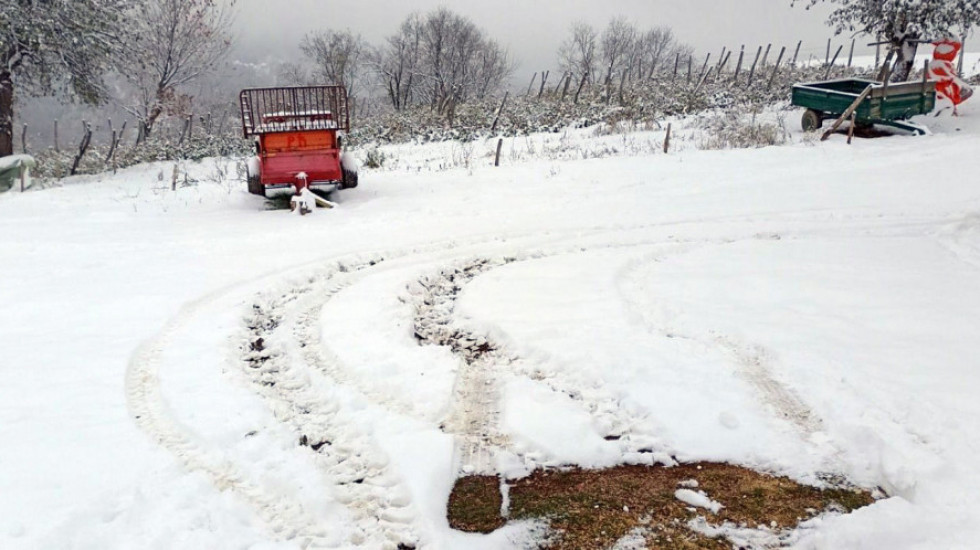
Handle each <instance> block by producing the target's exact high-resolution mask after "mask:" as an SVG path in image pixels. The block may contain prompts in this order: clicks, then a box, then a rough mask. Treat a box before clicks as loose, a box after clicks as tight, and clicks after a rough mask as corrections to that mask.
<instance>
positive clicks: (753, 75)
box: [746, 46, 762, 86]
mask: <svg viewBox="0 0 980 550" xmlns="http://www.w3.org/2000/svg"><path fill="white" fill-rule="evenodd" d="M761 55H762V46H759V50H758V51H756V52H755V61H753V62H752V69H751V70H749V81H748V83H747V84H746V86H751V85H752V78H753V77H755V66H756V64H757V63H758V62H759V56H761Z"/></svg>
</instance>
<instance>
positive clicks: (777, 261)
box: [0, 104, 980, 549]
mask: <svg viewBox="0 0 980 550" xmlns="http://www.w3.org/2000/svg"><path fill="white" fill-rule="evenodd" d="M962 115H963V116H961V117H960V118H958V119H953V118H945V117H944V118H935V119H932V118H931V119H928V120H925V123H926V124H928V125H929V126H931V127H932V129H933V131H934V132H935V134H934V135H932V136H928V137H922V138H915V137H905V136H895V137H889V138H885V139H874V140H856V142H855V144H854V145H852V146H847V145H845V144H844V143H843V138H841V137H839V136H837V137H835V138H832V139H831V141H829V142H827V143H823V144H813V143H811V142H810V141H809V140H796V141H797V143H796V144H795V145H791V146H786V147H779V148H767V149H759V150H746V151H711V152H708V151H705V152H702V151H697V150H694V149H693V148H691V147H686V148H685V147H680V148H679V150H678V151H677V152H675V153H672V154H670V155H664V154H662V153H658V152H656V151H657V149H658V147H657V146H656V145H657V143H658V142H659V140H660V139H662V131H659V130H657V131H650V132H647V133H644V134H635V135H632V136H625V137H624V136H613V137H609V138H606V139H609V140H613V141H614V140H620V141H621V142H622V143H623V147H621V148H618V149H609V148H606V149H603V150H602V154H595V155H591V154H582V155H580V156H579V158H578V159H577V160H576V159H575V156H574V155H570V156H565V155H561V154H558V153H555V154H549V153H548V149H546V148H543V147H542V146H541V145H540V144H539V145H538V146H537V147H535V146H530V145H529V144H530V143H531V142H530V141H528V142H525V143H523V144H520V143H518V142H517V140H508V143H507V148H506V149H505V152H504V155H503V158H504V163H503V164H504V166H502V167H500V168H493V167H492V159H490V158H488V157H487V156H486V155H485V151H489V150H491V149H492V147H493V146H495V143H487V144H478V145H477V146H474V147H478V148H479V149H466V150H463V149H461V147H463V146H459V145H451V144H440V145H430V146H425V147H418V148H409V147H399V148H394V149H392V153H393V154H397V155H398V158H399V162H398V163H397V165H395V166H392V167H390V169H387V170H384V171H364V172H363V173H362V176H361V177H362V183H361V186H360V187H358V188H357V189H356V190H350V191H346V192H343V193H341V194H340V197H338V202H339V203H340V205H339V208H336V209H333V210H330V211H319V212H317V213H316V214H315V215H312V216H306V217H299V216H294V215H290V214H288V213H287V212H284V211H267V210H264V206H263V204H262V201H260V200H258V199H256V198H254V197H251V196H249V195H247V194H246V193H245V191H244V184H238V183H235V182H233V181H231V180H229V178H228V177H227V176H226V175H223V174H222V171H221V170H219V169H217V168H216V164H215V163H213V162H206V163H203V164H201V165H194V166H192V167H191V175H192V176H194V177H195V178H196V179H197V180H198V181H197V183H196V184H194V185H190V186H186V187H180V188H179V189H178V190H177V191H171V190H170V189H169V175H170V170H171V166H169V165H158V166H145V167H139V168H134V169H130V170H126V171H120V173H119V174H117V175H115V176H105V177H97V178H89V179H86V180H73V181H68V182H65V184H64V185H63V186H62V187H59V188H55V189H50V190H46V191H41V192H30V193H24V194H19V193H13V194H12V193H7V194H4V195H0V266H2V268H0V274H2V275H3V279H2V284H0V311H2V314H0V343H2V346H0V374H2V376H3V384H2V385H0V495H2V498H0V547H2V548H14V549H19V548H93V549H94V548H99V549H104V548H239V547H257V548H296V547H300V546H303V545H305V544H308V545H309V546H310V547H358V546H360V547H365V548H378V547H384V546H385V545H395V544H397V543H398V542H412V541H416V542H418V543H420V545H421V546H423V547H427V548H461V547H466V548H480V547H484V548H509V547H513V546H516V545H520V544H522V543H523V542H526V541H527V540H528V537H530V536H531V535H532V533H530V531H533V526H520V525H518V526H512V527H509V528H508V529H506V530H504V531H502V532H499V533H495V534H493V535H489V536H478V535H464V534H460V533H454V532H452V531H450V530H449V528H448V524H447V522H446V519H445V502H446V498H447V495H448V493H449V490H450V488H451V486H452V483H453V480H454V478H455V477H456V475H457V474H458V473H459V472H461V471H477V470H495V471H499V472H502V473H505V474H509V475H518V474H520V473H521V472H522V471H526V470H527V469H528V468H531V467H534V466H538V465H548V464H555V465H558V464H581V465H587V466H604V465H609V464H613V463H619V462H624V461H633V462H642V461H654V460H656V461H660V462H669V461H670V460H671V457H676V458H677V459H680V460H698V459H711V460H728V461H733V462H736V463H740V464H746V465H749V466H753V467H756V468H760V469H764V470H768V471H773V472H776V473H780V474H786V475H791V476H793V477H796V478H798V479H801V480H805V481H810V482H819V481H820V480H821V479H824V478H825V477H826V476H828V475H830V476H844V477H846V478H848V479H850V480H852V481H854V482H856V483H858V484H861V485H863V486H865V487H868V488H874V487H881V488H882V489H884V491H885V492H887V493H888V494H889V495H891V498H888V499H885V500H881V501H879V502H878V503H876V504H875V505H873V506H871V507H869V508H866V509H863V510H860V511H859V512H857V513H855V514H852V515H849V516H843V517H827V518H823V519H821V520H819V521H816V522H813V523H812V524H810V525H809V526H808V528H807V529H805V530H803V531H801V532H800V533H799V534H798V536H797V544H798V545H799V546H800V547H803V548H968V547H971V546H972V545H973V543H974V541H975V540H977V539H980V527H978V525H980V522H977V521H976V520H977V517H978V516H977V509H978V507H980V496H977V495H980V474H978V473H977V472H976V469H975V468H974V464H975V462H976V456H977V453H978V451H980V435H978V433H977V431H976V426H977V425H978V424H980V407H978V406H977V405H976V399H975V396H976V395H977V394H978V393H980V374H978V371H977V369H976V367H977V362H976V360H975V358H974V357H975V353H974V349H973V348H974V346H975V341H976V340H977V337H978V336H980V320H978V319H980V317H978V316H977V315H976V313H975V312H976V311H978V310H980V285H978V284H977V276H978V269H980V229H978V228H980V222H978V221H977V220H978V219H980V188H978V187H977V186H976V184H975V183H974V181H973V180H974V179H975V178H974V177H973V174H974V173H976V172H977V171H978V169H980V160H978V158H977V157H976V151H977V150H980V109H978V108H977V106H975V105H971V104H967V105H965V106H964V108H963V109H962ZM795 116H797V115H793V117H794V118H795ZM794 126H795V124H794ZM564 139H566V140H572V141H576V143H572V144H570V145H569V144H563V145H561V147H568V148H574V147H577V148H578V149H577V150H593V151H594V150H595V149H594V148H592V147H593V146H592V145H588V144H583V143H582V141H581V140H588V139H590V137H589V135H588V133H587V132H579V133H575V134H572V135H571V137H566V138H564ZM541 143H545V144H546V143H547V138H542V142H541ZM631 143H632V144H633V146H632V147H630V144H631ZM682 143H683V141H682ZM637 144H639V145H637ZM651 144H652V145H651ZM454 147H455V148H456V149H453V148H454ZM510 147H522V148H521V149H520V150H519V151H515V152H514V153H509V150H510V149H509V148H510ZM440 148H441V149H440ZM534 151H537V154H535V153H534ZM552 151H557V149H552ZM624 153H627V154H625V155H624ZM440 155H441V157H440ZM589 156H597V157H598V156H601V157H604V158H581V157H589ZM535 157H537V158H535ZM437 158H443V159H446V161H445V163H444V164H446V165H450V166H457V167H456V168H450V169H446V170H436V169H435V168H436V167H437V166H438V164H439V161H438V160H434V159H437ZM220 164H222V163H218V165H220ZM224 173H225V174H227V173H229V172H228V171H225V172H224ZM161 174H163V175H162V176H161ZM467 270H468V271H467ZM457 273H461V274H462V275H457ZM444 281H456V282H454V283H452V284H444ZM427 303H428V304H433V303H434V304H442V306H439V307H436V308H435V309H433V308H431V307H429V306H428V305H427ZM436 321H439V322H445V323H448V326H451V327H453V328H454V330H456V329H458V330H459V331H460V333H461V334H465V335H467V338H472V344H468V345H469V347H466V348H459V349H457V350H456V351H457V352H458V353H453V352H452V351H451V350H450V349H448V348H446V347H440V346H433V345H420V342H419V340H418V339H417V338H416V333H417V332H418V330H419V329H420V328H422V329H426V330H428V329H433V327H437V326H439V325H438V323H436ZM433 323H435V324H433ZM431 333H432V334H433V335H436V336H438V334H440V333H439V330H435V329H433V330H432V331H431ZM259 338H262V341H261V342H259V340H258V339H259ZM484 344H485V347H483V348H481V346H484ZM479 349H485V350H489V349H492V350H493V351H492V352H490V353H487V354H486V355H484V354H483V352H477V351H474V350H479ZM466 354H470V356H471V357H472V358H474V360H473V361H471V362H469V363H464V362H463V361H462V360H461V357H463V356H467V355H466ZM473 426H476V427H477V428H478V429H479V431H482V432H483V433H484V435H485V437H478V435H479V434H478V433H476V432H475V431H474V428H473ZM610 435H615V436H616V437H617V438H618V439H615V440H612V438H608V437H607V436H610ZM640 450H643V451H644V452H642V453H641V452H639V451H640ZM647 451H653V452H647ZM720 504H722V505H724V503H723V502H722V503H720Z"/></svg>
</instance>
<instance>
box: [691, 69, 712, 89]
mask: <svg viewBox="0 0 980 550" xmlns="http://www.w3.org/2000/svg"><path fill="white" fill-rule="evenodd" d="M713 70H715V68H714V67H708V72H706V73H704V75H703V76H702V77H701V81H700V82H698V85H697V87H696V88H694V94H695V95H697V93H698V92H699V91H701V86H704V83H705V81H706V80H708V76H709V75H711V71H713Z"/></svg>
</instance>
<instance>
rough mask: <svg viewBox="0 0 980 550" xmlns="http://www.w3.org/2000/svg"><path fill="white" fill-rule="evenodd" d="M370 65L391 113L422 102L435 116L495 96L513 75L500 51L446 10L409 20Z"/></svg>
mask: <svg viewBox="0 0 980 550" xmlns="http://www.w3.org/2000/svg"><path fill="white" fill-rule="evenodd" d="M372 64H373V65H374V67H375V71H376V73H377V74H378V76H379V78H380V80H381V82H382V83H383V84H384V85H385V87H386V88H387V93H388V96H389V99H390V100H391V103H392V106H394V107H395V108H396V109H402V108H404V107H405V106H407V105H409V104H412V103H419V102H424V103H428V104H429V105H431V106H432V108H433V109H434V110H436V111H437V112H439V113H444V112H446V111H447V110H449V111H451V110H452V107H453V106H454V105H455V104H457V103H460V102H464V101H467V100H468V99H470V98H483V97H486V96H487V95H490V94H492V93H494V92H497V91H499V90H500V89H501V88H502V87H503V86H504V85H505V84H506V81H507V79H508V78H509V77H510V75H511V74H512V73H513V71H514V66H513V63H512V61H511V60H510V56H509V55H508V53H507V51H506V50H505V49H504V48H502V47H501V46H500V45H499V44H498V43H497V42H496V41H494V40H492V39H490V38H489V37H487V35H486V33H484V32H483V31H482V30H481V29H480V28H478V27H477V26H476V25H474V24H473V23H472V22H471V21H470V20H469V19H467V18H465V17H462V16H460V15H458V14H456V13H454V12H452V11H450V10H448V9H446V8H439V9H437V10H435V11H433V12H431V13H429V14H426V15H425V16H419V15H411V16H409V17H408V18H407V19H406V20H405V22H404V23H402V25H401V27H400V28H399V31H398V33H396V34H395V35H394V36H391V37H389V38H388V40H387V41H386V44H385V46H384V47H382V48H381V49H380V50H378V51H376V52H374V53H373V54H372Z"/></svg>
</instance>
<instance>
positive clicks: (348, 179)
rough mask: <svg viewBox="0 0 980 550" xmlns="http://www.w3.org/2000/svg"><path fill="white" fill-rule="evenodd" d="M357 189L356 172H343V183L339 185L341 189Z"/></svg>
mask: <svg viewBox="0 0 980 550" xmlns="http://www.w3.org/2000/svg"><path fill="white" fill-rule="evenodd" d="M355 187H357V172H354V171H352V170H346V169H345V170H344V181H343V182H342V183H341V187H340V188H341V189H353V188H355Z"/></svg>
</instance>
